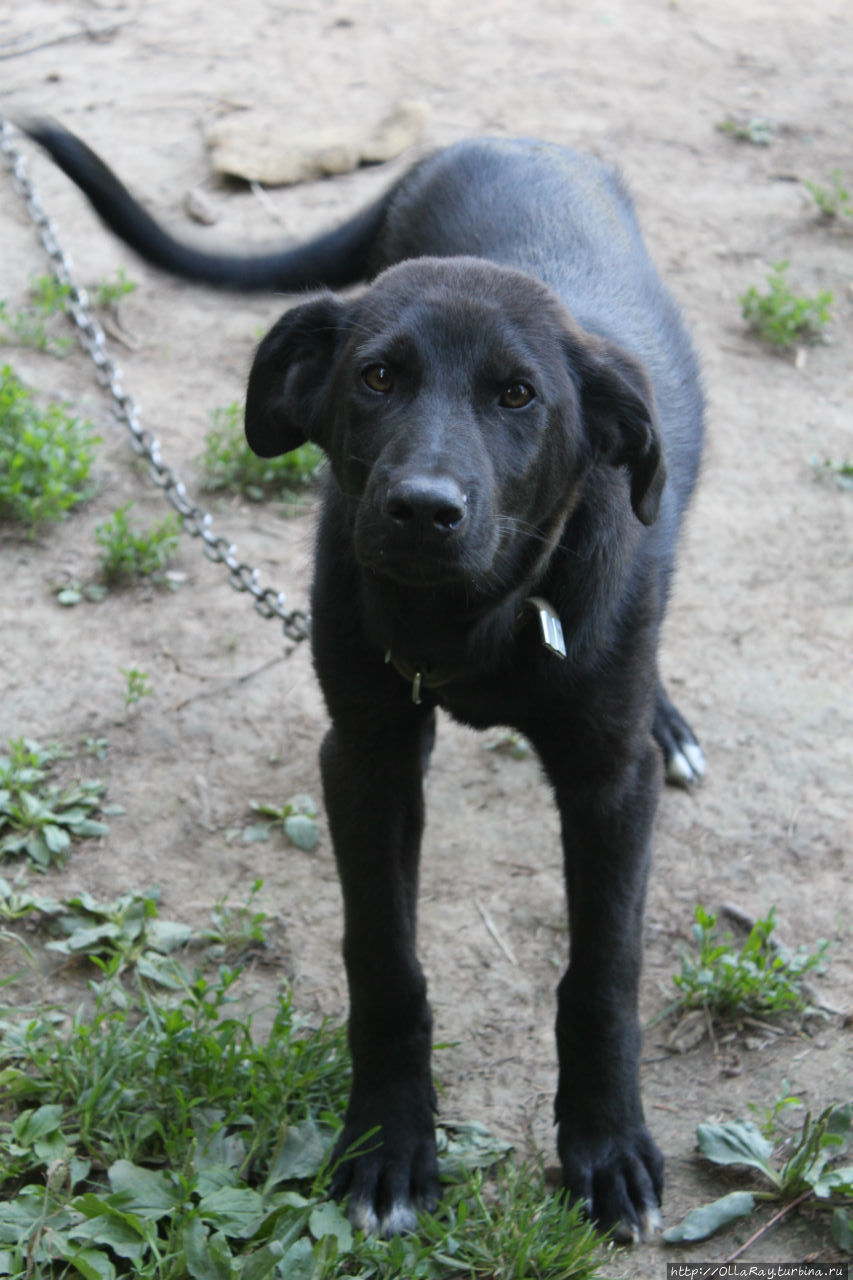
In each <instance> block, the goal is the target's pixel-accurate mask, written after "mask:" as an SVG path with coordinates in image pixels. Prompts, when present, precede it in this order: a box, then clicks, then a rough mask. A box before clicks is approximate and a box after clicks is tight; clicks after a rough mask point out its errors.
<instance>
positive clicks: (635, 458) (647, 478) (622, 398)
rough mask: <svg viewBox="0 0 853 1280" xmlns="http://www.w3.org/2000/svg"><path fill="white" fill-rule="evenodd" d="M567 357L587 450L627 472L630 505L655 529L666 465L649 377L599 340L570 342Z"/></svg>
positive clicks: (635, 363) (624, 354) (617, 349)
mask: <svg viewBox="0 0 853 1280" xmlns="http://www.w3.org/2000/svg"><path fill="white" fill-rule="evenodd" d="M569 353H570V363H571V367H572V369H573V371H574V373H575V375H576V376H577V377H578V379H579V383H580V396H581V411H582V413H583V417H584V422H585V423H586V425H587V428H588V430H589V432H590V439H591V443H592V446H593V448H594V449H595V451H596V452H597V453H598V455H599V457H601V458H603V460H605V461H606V462H609V463H610V464H611V465H612V466H614V467H619V466H625V467H627V468H628V471H629V473H630V476H631V506H632V507H633V508H634V512H635V514H636V516H637V518H638V520H641V521H642V523H643V524H646V525H650V524H654V522H655V520H656V519H657V515H658V508H659V507H660V500H661V494H662V493H663V487H664V484H665V483H666V464H665V463H664V460H663V452H662V449H661V439H660V433H659V431H658V426H657V419H656V414H655V407H654V392H653V391H652V385H651V382H650V381H649V377H648V374H647V373H646V371H645V369H644V368H643V366H642V364H641V363H640V362H639V361H638V360H636V359H635V358H634V357H633V356H631V355H629V354H628V352H627V351H624V350H623V349H622V348H621V347H618V346H617V345H616V344H615V343H612V342H608V341H606V340H605V339H603V338H596V337H590V336H588V335H584V336H583V338H575V337H573V338H572V339H571V341H570V347H569Z"/></svg>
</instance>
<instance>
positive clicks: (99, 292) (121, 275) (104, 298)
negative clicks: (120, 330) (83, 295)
mask: <svg viewBox="0 0 853 1280" xmlns="http://www.w3.org/2000/svg"><path fill="white" fill-rule="evenodd" d="M136 288H137V285H136V282H135V281H134V280H130V279H129V278H128V276H127V275H126V273H125V270H124V268H123V267H119V269H118V271H117V272H116V274H115V278H114V279H113V280H106V279H105V280H101V281H100V282H99V283H98V284H97V285H95V289H94V295H95V306H96V307H100V308H102V309H108V308H113V309H115V308H116V307H117V306H118V304H119V303H120V302H121V300H122V298H126V297H127V295H128V294H130V293H133V292H134V290H135V289H136Z"/></svg>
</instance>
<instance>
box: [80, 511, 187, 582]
mask: <svg viewBox="0 0 853 1280" xmlns="http://www.w3.org/2000/svg"><path fill="white" fill-rule="evenodd" d="M132 506H133V503H132V502H128V503H125V505H124V506H123V507H119V508H118V509H117V510H116V511H115V512H114V513H113V515H112V517H111V519H109V520H105V521H104V522H103V523H102V524H99V525H98V526H97V528H96V529H95V540H96V541H97V543H98V545H99V547H100V548H101V553H100V557H99V563H100V570H101V577H102V578H103V580H104V582H106V583H107V585H108V586H111V587H117V586H122V585H125V584H127V583H129V582H132V581H133V580H134V579H136V578H155V579H156V578H157V577H158V576H159V575H160V574H161V572H162V570H163V569H164V568H165V567H166V565H167V564H168V563H169V561H170V560H172V559H174V556H175V554H176V552H177V549H178V543H179V541H180V535H181V525H180V521H179V520H178V517H177V516H176V515H168V516H166V517H165V519H163V520H161V521H160V523H159V524H155V525H151V526H150V528H148V529H143V530H135V529H132V528H131V527H130V521H129V520H128V518H127V513H128V511H129V510H130V508H131V507H132Z"/></svg>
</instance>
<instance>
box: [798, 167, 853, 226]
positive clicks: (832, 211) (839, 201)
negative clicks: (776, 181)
mask: <svg viewBox="0 0 853 1280" xmlns="http://www.w3.org/2000/svg"><path fill="white" fill-rule="evenodd" d="M806 187H807V188H808V190H809V192H810V193H811V197H812V199H813V200H814V202H815V204H816V205H817V207H818V209H819V210H820V213H821V216H822V217H824V218H826V219H827V220H828V221H833V220H834V219H836V218H838V219H843V218H853V196H851V194H850V191H849V190H848V188H847V187H846V186H845V185H844V181H843V179H842V177H841V170H840V169H833V171H832V173H831V174H830V175H829V186H828V187H822V186H820V185H819V184H818V183H817V182H808V181H807V182H806Z"/></svg>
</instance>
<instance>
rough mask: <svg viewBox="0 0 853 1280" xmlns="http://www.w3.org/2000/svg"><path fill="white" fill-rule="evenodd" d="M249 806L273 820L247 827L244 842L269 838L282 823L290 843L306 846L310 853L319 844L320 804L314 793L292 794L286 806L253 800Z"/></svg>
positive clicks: (242, 833) (244, 831) (243, 831)
mask: <svg viewBox="0 0 853 1280" xmlns="http://www.w3.org/2000/svg"><path fill="white" fill-rule="evenodd" d="M249 808H250V809H251V810H252V811H253V812H254V813H258V814H260V815H261V817H263V818H267V819H269V821H267V822H257V823H253V824H252V826H250V827H244V828H243V830H242V831H241V833H240V837H241V839H242V840H243V843H244V844H251V843H253V842H254V841H261V842H263V841H266V840H268V839H269V835H270V832H271V831H273V830H275V828H276V827H279V826H280V827H282V828H283V829H284V834H285V835H286V836H287V838H288V840H289V841H290V843H291V844H295V845H296V847H297V849H303V850H304V851H305V852H306V853H311V851H312V850H313V849H315V848H316V847H317V841H318V840H319V838H320V830H319V827H318V826H317V806H316V804H315V803H314V801H313V800H312V799H311V797H310V796H307V795H296V796H291V797H290V799H289V800H286V801H285V802H284V804H283V805H276V804H268V803H267V802H266V801H261V800H250V801H249Z"/></svg>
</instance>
